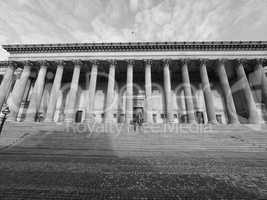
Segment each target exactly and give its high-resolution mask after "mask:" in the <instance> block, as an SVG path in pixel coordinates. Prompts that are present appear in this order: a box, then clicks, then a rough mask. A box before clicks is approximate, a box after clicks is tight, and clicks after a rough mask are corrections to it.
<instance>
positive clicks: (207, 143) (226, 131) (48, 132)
mask: <svg viewBox="0 0 267 200" xmlns="http://www.w3.org/2000/svg"><path fill="white" fill-rule="evenodd" d="M76 125H77V124H75V125H74V126H76ZM98 125H99V126H102V127H104V125H103V124H98ZM154 126H158V125H154ZM264 127H265V126H264ZM261 128H262V127H261ZM65 130H66V124H56V123H29V122H27V123H13V122H8V123H7V124H6V126H5V128H4V131H3V135H2V136H1V138H0V147H2V148H5V147H9V146H14V145H15V144H17V145H15V146H14V148H12V152H20V151H22V152H24V153H30V152H35V153H41V152H43V153H44V152H50V153H51V152H52V153H64V151H68V153H69V152H70V151H74V152H82V151H86V152H85V153H87V154H93V153H97V152H98V153H99V152H103V151H111V152H112V151H121V152H128V153H131V152H137V151H139V152H161V153H164V152H165V153H168V152H171V151H173V152H175V151H183V150H186V151H189V150H212V151H265V150H266V149H267V137H266V133H265V130H266V129H265V130H264V129H257V130H256V129H255V128H253V127H250V126H246V125H239V126H236V125H213V126H210V128H209V129H208V130H205V129H204V131H203V133H199V132H188V131H181V132H179V133H174V132H171V133H162V132H161V130H158V131H157V132H153V133H149V132H148V133H147V132H145V133H142V132H132V131H131V132H124V133H121V134H118V135H117V134H116V133H103V132H99V133H93V134H90V132H88V131H87V132H86V131H84V132H74V131H70V132H66V131H65ZM1 141H2V142H1ZM90 151H91V153H90Z"/></svg>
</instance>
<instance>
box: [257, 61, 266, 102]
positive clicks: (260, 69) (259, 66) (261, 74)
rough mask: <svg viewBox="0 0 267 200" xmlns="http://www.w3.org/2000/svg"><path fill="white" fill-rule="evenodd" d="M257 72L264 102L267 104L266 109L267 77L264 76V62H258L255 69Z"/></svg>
mask: <svg viewBox="0 0 267 200" xmlns="http://www.w3.org/2000/svg"><path fill="white" fill-rule="evenodd" d="M255 72H256V75H257V80H258V81H259V82H260V84H261V91H262V96H263V101H264V103H265V107H267V77H266V76H265V74H264V69H263V67H262V62H261V61H258V63H257V64H256V67H255Z"/></svg>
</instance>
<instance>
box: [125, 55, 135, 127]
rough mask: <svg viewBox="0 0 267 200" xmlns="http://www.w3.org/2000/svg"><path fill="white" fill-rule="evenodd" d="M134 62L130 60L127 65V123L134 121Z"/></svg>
mask: <svg viewBox="0 0 267 200" xmlns="http://www.w3.org/2000/svg"><path fill="white" fill-rule="evenodd" d="M133 64H134V63H133V61H132V60H129V61H128V65H127V85H126V115H125V121H126V123H128V124H129V123H130V122H131V121H132V120H133Z"/></svg>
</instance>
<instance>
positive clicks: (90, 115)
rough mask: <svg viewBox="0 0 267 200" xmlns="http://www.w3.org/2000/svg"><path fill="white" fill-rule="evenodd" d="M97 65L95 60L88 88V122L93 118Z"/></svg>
mask: <svg viewBox="0 0 267 200" xmlns="http://www.w3.org/2000/svg"><path fill="white" fill-rule="evenodd" d="M97 65H98V63H97V61H93V64H92V68H91V74H90V81H89V88H88V104H87V111H86V115H85V121H86V122H90V121H92V120H93V112H94V103H95V90H96V83H97V71H98V66H97Z"/></svg>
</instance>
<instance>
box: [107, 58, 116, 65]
mask: <svg viewBox="0 0 267 200" xmlns="http://www.w3.org/2000/svg"><path fill="white" fill-rule="evenodd" d="M108 62H109V64H110V65H117V60H113V59H112V60H108Z"/></svg>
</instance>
